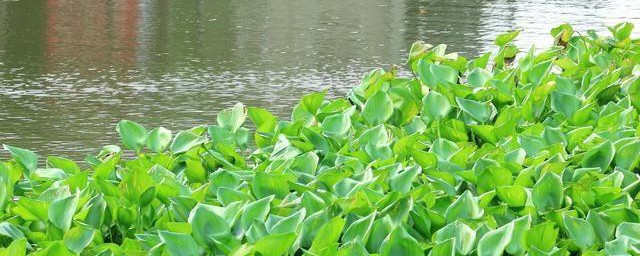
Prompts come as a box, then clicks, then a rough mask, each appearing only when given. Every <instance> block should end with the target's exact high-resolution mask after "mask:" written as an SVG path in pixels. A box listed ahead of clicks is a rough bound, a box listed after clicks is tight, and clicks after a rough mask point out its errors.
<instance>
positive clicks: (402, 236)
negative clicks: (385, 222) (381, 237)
mask: <svg viewBox="0 0 640 256" xmlns="http://www.w3.org/2000/svg"><path fill="white" fill-rule="evenodd" d="M422 254H424V253H423V250H422V248H421V247H420V244H418V241H416V240H415V238H413V237H412V236H411V235H409V233H407V231H405V230H404V228H402V227H396V228H395V229H394V230H393V231H392V232H391V234H389V237H388V238H387V239H385V241H384V242H383V245H382V247H381V248H380V255H385V256H391V255H393V256H396V255H407V256H409V255H422Z"/></svg>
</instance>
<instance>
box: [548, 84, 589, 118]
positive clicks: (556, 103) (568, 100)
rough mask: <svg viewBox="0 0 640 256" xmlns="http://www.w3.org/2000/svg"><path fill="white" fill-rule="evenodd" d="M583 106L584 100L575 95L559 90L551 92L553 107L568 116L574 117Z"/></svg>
mask: <svg viewBox="0 0 640 256" xmlns="http://www.w3.org/2000/svg"><path fill="white" fill-rule="evenodd" d="M581 106H582V102H581V101H580V100H579V99H578V98H577V97H576V96H575V95H571V94H566V93H562V92H559V91H553V92H551V109H553V111H556V112H558V113H562V114H563V115H564V116H565V117H566V118H572V117H573V114H574V113H576V111H578V109H580V107H581Z"/></svg>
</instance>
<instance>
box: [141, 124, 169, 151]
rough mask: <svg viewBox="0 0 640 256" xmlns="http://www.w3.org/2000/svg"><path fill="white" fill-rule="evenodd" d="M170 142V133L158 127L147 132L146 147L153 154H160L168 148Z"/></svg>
mask: <svg viewBox="0 0 640 256" xmlns="http://www.w3.org/2000/svg"><path fill="white" fill-rule="evenodd" d="M170 142H171V131H170V130H168V129H166V128H164V127H158V128H155V129H153V130H151V132H149V139H148V140H147V147H148V148H149V149H151V151H153V152H156V153H160V152H162V151H164V150H165V149H166V148H167V147H168V146H169V143H170Z"/></svg>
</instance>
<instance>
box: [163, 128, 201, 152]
mask: <svg viewBox="0 0 640 256" xmlns="http://www.w3.org/2000/svg"><path fill="white" fill-rule="evenodd" d="M205 141H206V139H205V138H203V137H202V136H200V135H197V134H195V133H193V132H192V131H181V132H178V134H176V137H175V138H174V139H173V142H171V146H170V147H169V149H170V150H171V152H173V153H174V154H180V153H184V152H187V151H189V150H190V149H191V148H193V147H195V146H197V145H200V144H202V143H204V142H205Z"/></svg>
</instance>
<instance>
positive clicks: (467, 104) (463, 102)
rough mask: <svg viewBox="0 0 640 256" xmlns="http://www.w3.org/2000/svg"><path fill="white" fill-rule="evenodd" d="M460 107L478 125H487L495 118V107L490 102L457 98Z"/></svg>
mask: <svg viewBox="0 0 640 256" xmlns="http://www.w3.org/2000/svg"><path fill="white" fill-rule="evenodd" d="M456 102H457V103H458V107H460V109H462V111H464V113H467V114H468V115H469V116H470V117H471V118H473V120H475V121H476V122H478V123H486V122H488V121H489V120H490V119H492V118H493V115H494V113H493V105H491V102H490V101H487V102H478V101H474V100H468V99H462V98H456Z"/></svg>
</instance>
